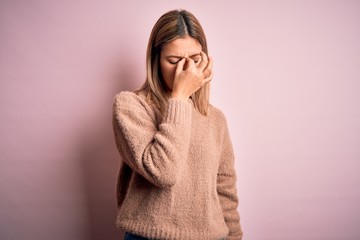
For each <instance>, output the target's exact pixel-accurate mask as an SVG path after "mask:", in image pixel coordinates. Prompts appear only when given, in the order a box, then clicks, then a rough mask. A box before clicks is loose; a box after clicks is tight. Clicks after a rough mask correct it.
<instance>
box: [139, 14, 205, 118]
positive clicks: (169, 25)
mask: <svg viewBox="0 0 360 240" xmlns="http://www.w3.org/2000/svg"><path fill="white" fill-rule="evenodd" d="M185 36H190V37H192V38H194V39H196V40H197V41H198V42H199V43H200V44H201V46H202V51H203V52H205V53H206V54H208V49H207V43H206V37H205V33H204V30H203V29H202V27H201V25H200V22H199V21H198V20H197V19H196V18H195V16H194V15H193V14H191V13H190V12H188V11H186V10H173V11H170V12H167V13H165V14H164V15H162V16H161V17H160V18H159V20H158V21H157V22H156V23H155V25H154V27H153V29H152V31H151V34H150V38H149V43H148V46H147V51H146V80H145V82H144V84H143V85H142V86H141V88H140V89H138V90H136V91H135V92H139V91H142V90H146V92H147V99H148V100H149V101H151V102H152V103H154V104H155V105H156V106H157V108H158V109H159V110H160V111H161V112H163V111H164V110H165V107H166V104H167V98H166V96H165V89H166V84H165V82H164V80H163V77H162V74H161V70H160V53H161V50H162V48H163V46H164V45H165V44H166V43H168V42H170V41H172V40H175V39H177V38H183V37H185ZM209 88H210V86H209V83H206V84H205V85H204V86H203V87H201V88H200V89H199V90H198V91H196V92H195V93H194V94H192V96H191V99H192V101H193V102H194V106H195V108H196V109H197V110H198V111H199V112H200V113H201V114H203V115H207V113H208V108H209Z"/></svg>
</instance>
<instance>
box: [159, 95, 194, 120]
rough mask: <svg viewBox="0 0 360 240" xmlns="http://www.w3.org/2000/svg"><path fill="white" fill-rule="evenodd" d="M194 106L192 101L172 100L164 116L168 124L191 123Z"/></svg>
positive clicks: (169, 101)
mask: <svg viewBox="0 0 360 240" xmlns="http://www.w3.org/2000/svg"><path fill="white" fill-rule="evenodd" d="M192 107H193V104H192V102H191V100H190V101H183V100H179V99H174V98H170V99H169V100H168V105H167V108H166V110H165V114H164V121H165V122H167V123H186V122H188V123H189V122H191V117H192Z"/></svg>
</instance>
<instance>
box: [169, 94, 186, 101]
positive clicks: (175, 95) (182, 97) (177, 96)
mask: <svg viewBox="0 0 360 240" xmlns="http://www.w3.org/2000/svg"><path fill="white" fill-rule="evenodd" d="M171 98H174V99H179V100H182V101H186V100H188V99H189V97H187V96H184V95H182V94H177V93H174V92H173V93H172V94H171Z"/></svg>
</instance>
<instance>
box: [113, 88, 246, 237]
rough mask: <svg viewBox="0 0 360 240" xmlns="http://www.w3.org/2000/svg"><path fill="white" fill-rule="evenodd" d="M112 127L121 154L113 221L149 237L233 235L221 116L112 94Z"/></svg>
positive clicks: (232, 193) (234, 215) (233, 205)
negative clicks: (115, 210)
mask: <svg viewBox="0 0 360 240" xmlns="http://www.w3.org/2000/svg"><path fill="white" fill-rule="evenodd" d="M113 130H114V136H115V142H116V146H117V148H118V151H119V153H120V156H121V159H122V161H121V166H120V171H119V174H118V182H117V206H118V216H117V220H116V225H117V227H118V228H120V229H122V230H123V231H126V232H131V233H133V234H136V235H140V236H143V237H146V238H150V239H176V240H182V239H193V240H200V239H206V240H215V239H221V238H225V239H229V240H241V239H242V229H241V226H240V216H239V213H238V211H237V206H238V197H237V191H236V172H235V169H234V153H233V148H232V144H231V140H230V137H229V132H228V128H227V123H226V119H225V117H224V114H223V113H222V112H221V111H220V110H219V109H217V108H216V107H214V106H212V105H210V108H209V112H208V115H206V116H204V115H202V114H200V113H199V112H198V111H197V110H196V109H195V107H194V104H193V102H192V100H191V98H189V100H188V101H183V100H179V99H175V98H169V99H168V102H167V106H166V109H165V111H164V113H163V114H161V113H160V111H159V110H158V109H157V108H156V107H155V106H154V104H151V103H149V102H148V101H147V100H146V99H145V93H144V92H140V93H134V92H127V91H124V92H120V93H119V94H117V95H116V96H115V99H114V105H113Z"/></svg>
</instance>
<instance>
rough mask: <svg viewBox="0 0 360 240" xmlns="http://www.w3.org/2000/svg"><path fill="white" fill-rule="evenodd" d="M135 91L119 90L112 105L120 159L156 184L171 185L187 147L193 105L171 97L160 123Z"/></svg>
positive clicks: (182, 162)
mask: <svg viewBox="0 0 360 240" xmlns="http://www.w3.org/2000/svg"><path fill="white" fill-rule="evenodd" d="M150 112H151V108H150V106H149V105H148V104H147V103H146V102H145V100H143V99H141V98H140V97H139V96H137V95H136V94H135V93H132V92H121V93H119V94H118V95H117V96H116V97H115V100H114V104H113V130H114V136H115V142H116V146H117V148H118V150H119V153H120V155H121V157H122V159H123V161H124V162H125V163H126V164H128V165H129V166H130V167H131V168H132V169H133V170H134V171H135V172H137V173H138V174H140V175H142V176H143V177H144V178H146V179H147V180H148V181H150V182H151V183H153V184H154V185H156V186H158V187H171V186H172V185H174V184H175V183H176V181H177V179H178V177H179V175H180V174H181V172H182V169H183V165H184V164H185V163H184V161H185V160H186V156H187V153H188V149H189V144H190V135H191V116H192V105H191V103H189V102H185V101H182V100H177V99H172V98H170V99H169V101H168V105H167V108H166V110H165V112H164V114H163V118H162V121H161V123H160V124H159V126H157V124H156V120H155V118H154V116H151V114H150Z"/></svg>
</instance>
